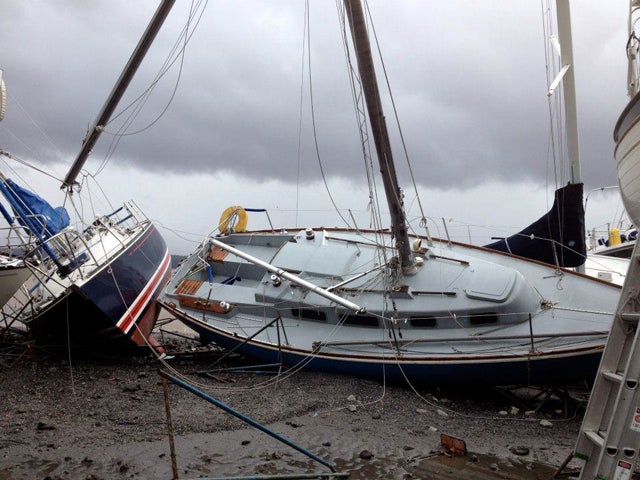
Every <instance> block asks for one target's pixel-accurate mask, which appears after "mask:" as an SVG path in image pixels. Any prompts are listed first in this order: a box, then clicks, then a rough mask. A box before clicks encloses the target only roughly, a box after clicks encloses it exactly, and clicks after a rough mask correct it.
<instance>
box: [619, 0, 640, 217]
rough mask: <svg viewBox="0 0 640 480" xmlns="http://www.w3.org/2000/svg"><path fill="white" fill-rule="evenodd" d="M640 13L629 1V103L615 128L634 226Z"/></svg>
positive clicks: (639, 192) (638, 186) (639, 194)
mask: <svg viewBox="0 0 640 480" xmlns="http://www.w3.org/2000/svg"><path fill="white" fill-rule="evenodd" d="M639 16H640V6H639V5H638V4H637V2H629V25H628V30H629V40H628V42H627V57H628V60H629V62H628V71H627V94H628V96H629V103H627V105H626V106H625V108H624V110H623V111H622V113H621V114H620V117H619V118H618V121H617V122H616V126H615V128H614V131H613V140H614V141H615V144H616V146H615V150H614V157H615V160H616V164H617V172H618V183H619V184H620V194H621V196H622V202H623V203H624V206H625V209H626V210H627V214H628V215H629V218H630V219H631V221H632V222H633V224H634V225H640V223H639V221H640V152H639V151H638V136H639V135H640V125H639V124H638V119H639V118H640V85H639V82H638V79H639V78H640V74H639V72H640V58H639V57H638V55H639V54H640V42H639V41H638V37H637V36H636V33H635V30H634V26H635V24H636V22H637V20H638V17H639Z"/></svg>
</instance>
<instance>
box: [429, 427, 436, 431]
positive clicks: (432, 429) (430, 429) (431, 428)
mask: <svg viewBox="0 0 640 480" xmlns="http://www.w3.org/2000/svg"><path fill="white" fill-rule="evenodd" d="M429 431H430V432H437V431H438V429H437V428H436V427H433V426H431V427H429Z"/></svg>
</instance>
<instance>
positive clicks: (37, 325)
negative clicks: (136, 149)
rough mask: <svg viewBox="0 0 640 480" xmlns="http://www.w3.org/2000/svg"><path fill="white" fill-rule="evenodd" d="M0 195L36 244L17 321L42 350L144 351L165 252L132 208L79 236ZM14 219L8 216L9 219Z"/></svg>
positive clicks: (120, 88) (88, 144)
mask: <svg viewBox="0 0 640 480" xmlns="http://www.w3.org/2000/svg"><path fill="white" fill-rule="evenodd" d="M173 3H174V0H164V1H163V2H162V3H161V5H160V6H159V7H158V9H157V11H156V13H155V15H154V17H153V19H152V21H151V23H150V24H149V26H148V28H147V30H146V31H145V33H144V35H143V37H142V38H141V40H140V41H139V43H138V46H137V48H136V49H135V51H134V52H133V54H132V56H131V58H130V59H129V62H128V63H127V65H126V67H125V69H124V71H123V73H122V74H121V76H120V78H119V79H118V81H117V83H116V85H115V87H114V88H113V90H112V92H111V94H110V95H109V98H108V100H107V102H106V103H105V105H104V107H103V109H102V111H101V112H100V114H99V115H98V117H97V119H96V121H95V122H94V124H93V126H92V128H91V129H90V131H89V133H88V135H87V137H86V138H85V140H84V142H83V146H82V150H81V152H80V153H79V154H78V156H77V158H76V160H75V162H74V163H73V165H72V167H71V168H70V170H69V172H68V174H67V176H66V178H65V179H64V182H63V185H62V188H64V189H66V191H67V194H68V195H71V194H72V193H73V188H74V185H76V177H77V175H78V174H79V172H80V171H81V169H82V166H83V165H84V163H85V161H86V159H87V158H88V156H89V153H90V152H91V149H92V148H93V146H94V145H95V143H96V141H97V139H98V137H99V135H100V133H101V131H102V130H103V128H104V126H105V125H106V124H107V122H108V120H109V118H110V116H111V114H112V113H113V111H114V109H115V108H116V105H117V103H118V101H119V100H120V98H121V97H122V95H123V93H124V91H125V89H126V88H127V86H128V84H129V82H130V80H131V78H132V77H133V75H134V73H135V71H136V69H137V67H138V66H139V64H140V62H141V61H142V58H143V57H144V55H145V53H146V51H147V50H148V47H149V46H150V44H151V42H152V41H153V39H154V37H155V35H156V33H157V32H158V30H159V28H160V26H161V25H162V22H163V21H164V19H165V18H166V16H167V14H168V13H169V11H170V9H171V7H172V5H173ZM0 193H1V194H2V196H3V197H4V198H5V200H6V202H7V203H8V204H9V206H10V209H7V208H2V214H3V215H4V216H5V219H6V220H7V222H9V223H10V224H12V225H16V224H17V225H19V226H20V228H22V229H24V230H25V231H26V232H28V234H29V235H30V236H31V237H32V238H34V239H35V240H34V242H33V244H32V246H31V248H30V249H28V250H27V251H25V252H24V255H23V258H22V261H23V262H24V264H25V265H26V266H27V267H28V269H29V271H30V274H32V275H33V276H32V280H31V281H30V282H29V289H28V292H27V294H26V298H21V299H20V300H16V301H22V302H23V306H22V308H21V310H20V314H19V315H18V317H17V319H18V320H20V321H22V323H24V324H25V325H26V326H27V327H28V329H29V331H30V332H31V334H32V336H33V338H34V339H35V340H36V342H37V343H38V344H40V345H43V346H45V347H49V348H63V349H65V350H66V349H69V348H70V349H72V350H74V351H81V352H85V353H97V352H100V353H107V354H112V353H120V352H124V351H127V352H128V351H132V350H136V347H146V346H150V347H153V348H155V349H156V350H157V351H158V352H162V348H161V347H160V346H159V345H158V344H157V342H156V341H155V340H154V339H153V337H152V336H151V332H152V330H153V328H154V325H155V322H156V319H157V313H158V307H157V305H156V302H155V299H156V297H157V296H158V294H159V293H160V291H161V289H162V287H163V286H164V285H165V284H166V282H167V281H168V279H169V275H170V271H171V265H170V263H171V258H170V255H169V252H168V249H167V245H166V243H165V241H164V239H163V238H162V236H161V235H160V233H159V232H158V230H157V228H156V227H155V226H154V224H153V222H152V221H151V220H150V219H149V218H147V217H146V215H145V214H144V213H143V212H142V211H141V210H140V208H139V207H138V206H137V205H136V204H135V203H134V202H132V201H130V202H127V203H125V204H124V205H123V206H122V207H120V208H118V209H116V210H115V211H113V212H111V213H109V214H106V215H100V216H97V217H96V218H95V219H93V220H92V221H91V223H90V224H89V225H86V226H84V227H81V228H80V229H76V228H73V227H71V226H69V216H68V214H67V212H66V211H65V210H64V209H63V208H60V207H59V208H55V209H54V208H52V207H51V206H50V205H49V204H48V203H47V202H46V201H45V200H43V199H42V198H40V197H39V196H38V195H35V194H33V193H32V192H30V191H29V190H27V189H25V188H23V187H22V186H20V185H18V184H16V183H15V182H13V181H12V180H11V179H9V178H6V177H5V176H4V175H1V176H0ZM10 211H11V212H12V213H11V212H10Z"/></svg>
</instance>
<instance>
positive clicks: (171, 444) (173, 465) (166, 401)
mask: <svg viewBox="0 0 640 480" xmlns="http://www.w3.org/2000/svg"><path fill="white" fill-rule="evenodd" d="M160 376H161V377H162V390H163V391H164V410H165V412H166V413H167V433H168V434H169V450H170V451H171V470H172V471H173V480H178V464H177V463H176V446H175V443H174V441H173V423H172V422H171V409H170V408H169V384H168V382H167V378H166V377H165V376H163V375H162V373H161V374H160Z"/></svg>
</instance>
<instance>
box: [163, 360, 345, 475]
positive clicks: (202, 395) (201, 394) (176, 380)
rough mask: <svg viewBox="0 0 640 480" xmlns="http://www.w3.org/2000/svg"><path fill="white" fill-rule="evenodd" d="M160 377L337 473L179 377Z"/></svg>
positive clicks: (300, 448) (303, 450) (320, 459)
mask: <svg viewBox="0 0 640 480" xmlns="http://www.w3.org/2000/svg"><path fill="white" fill-rule="evenodd" d="M159 373H160V376H161V377H162V378H163V379H167V380H169V381H171V382H172V383H175V384H176V385H178V386H179V387H182V388H184V389H185V390H188V391H189V392H191V393H194V394H195V395H197V396H199V397H200V398H202V399H204V400H206V401H207V402H209V403H212V404H214V405H215V406H216V407H218V408H220V409H222V410H224V411H225V412H227V413H230V414H231V415H233V416H234V417H237V418H239V419H240V420H242V421H243V422H245V423H247V424H249V425H251V426H252V427H254V428H257V429H258V430H260V431H261V432H264V433H266V434H267V435H269V436H271V437H273V438H275V439H276V440H278V441H280V442H282V443H284V444H285V445H288V446H289V447H291V448H293V449H294V450H297V451H298V452H300V453H302V454H303V455H306V456H307V457H309V458H311V459H313V460H315V461H316V462H319V463H321V464H322V465H324V466H325V467H327V468H329V469H330V470H331V471H332V472H335V467H334V465H333V464H331V463H329V462H327V461H326V460H325V459H324V458H322V457H319V456H318V455H316V454H315V453H313V452H310V451H309V450H307V449H306V448H303V447H301V446H299V445H297V444H295V443H293V442H292V441H291V440H289V439H288V438H285V437H283V436H282V435H280V434H279V433H276V432H274V431H273V430H270V429H269V428H267V427H265V426H264V425H262V424H261V423H258V422H256V421H255V420H253V419H252V418H249V417H247V416H246V415H244V414H242V413H240V412H238V411H237V410H234V409H233V408H231V407H230V406H229V405H227V404H225V403H222V402H221V401H220V400H217V399H215V398H213V397H212V396H210V395H207V394H206V393H204V392H202V391H200V390H198V389H197V388H195V387H194V386H192V385H190V384H188V383H187V382H184V381H182V380H180V379H179V378H177V377H174V376H172V375H169V374H168V373H167V372H164V371H162V370H161V371H160V372H159ZM251 478H255V477H251Z"/></svg>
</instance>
